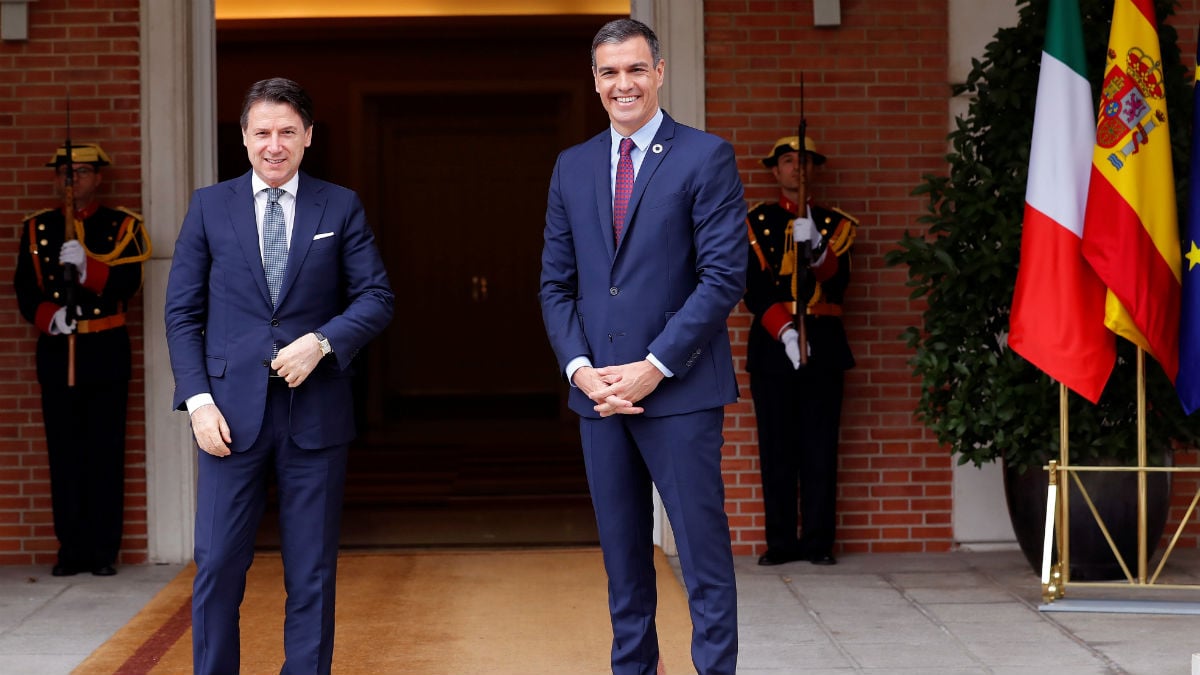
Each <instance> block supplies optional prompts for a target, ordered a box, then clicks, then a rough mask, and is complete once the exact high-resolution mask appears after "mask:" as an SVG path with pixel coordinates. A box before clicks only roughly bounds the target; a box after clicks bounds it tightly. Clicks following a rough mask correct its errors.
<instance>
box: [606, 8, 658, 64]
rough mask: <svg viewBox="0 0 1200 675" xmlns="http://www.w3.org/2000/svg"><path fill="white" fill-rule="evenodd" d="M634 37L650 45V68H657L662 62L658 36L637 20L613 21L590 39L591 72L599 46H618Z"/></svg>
mask: <svg viewBox="0 0 1200 675" xmlns="http://www.w3.org/2000/svg"><path fill="white" fill-rule="evenodd" d="M636 37H643V38H646V44H648V45H650V56H651V57H652V58H653V59H654V63H652V64H650V65H651V66H657V65H658V62H659V61H662V52H661V51H660V49H659V46H658V36H657V35H655V34H654V31H652V30H650V27H649V26H647V25H646V24H644V23H642V22H641V21H638V20H637V19H614V20H613V21H609V22H608V23H606V24H604V25H603V26H601V27H600V30H599V31H598V32H597V33H596V37H594V38H592V70H595V69H596V48H597V47H599V46H600V45H619V44H621V43H622V42H625V41H626V40H631V39H633V38H636Z"/></svg>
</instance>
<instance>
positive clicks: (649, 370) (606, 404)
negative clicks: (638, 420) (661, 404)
mask: <svg viewBox="0 0 1200 675" xmlns="http://www.w3.org/2000/svg"><path fill="white" fill-rule="evenodd" d="M596 374H597V375H599V376H600V377H601V378H603V379H604V381H605V382H608V383H609V385H608V386H607V387H604V388H603V389H599V390H597V391H594V392H592V394H591V397H590V398H591V399H592V400H593V401H595V402H596V405H595V406H594V407H593V410H595V411H596V412H598V413H600V416H601V417H608V416H609V415H616V414H621V415H640V414H642V413H643V412H645V409H644V408H641V407H638V406H636V405H634V404H635V403H637V402H638V401H641V400H642V399H644V398H646V397H647V396H649V395H650V392H652V391H654V390H655V388H657V387H658V383H659V382H662V380H663V374H662V371H661V370H659V369H658V368H656V367H655V366H654V364H653V363H650V362H649V361H645V360H643V361H636V362H634V363H625V364H622V365H619V366H607V367H604V368H598V369H597V370H596Z"/></svg>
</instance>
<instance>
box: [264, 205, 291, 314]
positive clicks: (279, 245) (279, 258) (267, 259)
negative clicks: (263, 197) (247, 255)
mask: <svg viewBox="0 0 1200 675" xmlns="http://www.w3.org/2000/svg"><path fill="white" fill-rule="evenodd" d="M266 193H267V210H266V212H265V213H264V214H263V271H264V272H266V274H267V290H269V291H270V292H271V306H272V307H274V306H275V305H276V303H277V301H278V300H279V288H280V287H281V286H283V276H284V274H285V273H286V272H287V255H288V246H287V223H286V222H284V219H283V207H282V206H280V205H279V198H280V197H281V196H282V195H283V188H267V189H266Z"/></svg>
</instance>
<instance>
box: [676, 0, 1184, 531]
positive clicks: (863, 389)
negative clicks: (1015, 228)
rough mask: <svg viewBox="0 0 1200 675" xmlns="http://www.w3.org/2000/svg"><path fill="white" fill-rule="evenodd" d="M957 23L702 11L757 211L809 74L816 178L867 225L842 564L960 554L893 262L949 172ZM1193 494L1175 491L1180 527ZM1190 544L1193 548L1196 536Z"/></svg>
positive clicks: (851, 378)
mask: <svg viewBox="0 0 1200 675" xmlns="http://www.w3.org/2000/svg"><path fill="white" fill-rule="evenodd" d="M1197 4H1198V3H1196V2H1182V3H1180V7H1179V8H1178V10H1177V16H1176V17H1175V18H1174V19H1173V21H1172V23H1173V24H1174V25H1175V26H1177V27H1179V32H1180V40H1181V47H1182V49H1183V53H1184V55H1185V57H1184V61H1185V63H1188V64H1191V62H1192V59H1191V56H1190V55H1191V54H1192V53H1194V50H1195V44H1196V43H1195V40H1196V30H1195V26H1196V23H1197V15H1198V14H1200V12H1198V10H1197ZM947 12H948V9H947V2H946V1H945V0H893V1H890V2H866V0H842V2H841V13H842V25H841V26H839V27H837V28H814V27H813V26H812V20H813V17H812V3H811V2H807V1H804V2H799V1H793V2H787V1H782V0H709V1H708V2H705V40H706V49H707V55H706V77H707V80H708V81H707V88H706V95H707V106H708V117H707V128H708V130H709V131H710V132H712V133H716V134H718V135H720V136H722V137H724V138H726V139H728V140H729V141H731V142H732V143H733V145H734V149H735V151H736V152H737V155H738V157H739V158H740V159H739V166H740V168H741V171H742V179H743V181H744V182H745V185H746V196H747V199H748V200H750V201H751V202H754V201H759V200H773V199H776V198H777V189H776V187H775V185H774V182H773V178H772V176H771V174H770V173H769V172H768V171H767V170H766V169H764V168H763V167H762V166H761V165H760V164H759V163H758V159H757V158H759V157H761V156H763V155H764V154H766V153H767V152H768V151H769V150H770V148H771V146H772V144H773V141H774V140H775V139H776V138H778V137H779V136H783V135H786V134H794V133H795V129H796V124H797V122H798V120H799V116H800V115H799V113H800V107H799V95H800V76H801V73H803V76H804V90H805V99H806V100H805V115H806V117H807V119H808V125H809V127H808V128H809V132H810V133H809V135H811V136H813V137H815V139H816V140H817V143H818V146H819V147H820V148H821V151H822V152H823V153H824V154H826V155H827V156H828V157H829V158H830V160H829V163H828V164H826V165H825V166H824V167H822V169H821V170H820V171H819V173H818V174H817V179H816V180H817V185H816V187H815V188H814V194H815V196H816V199H817V200H818V201H820V202H823V203H826V204H833V205H837V206H839V207H841V208H842V209H844V210H845V211H847V212H848V213H851V214H853V215H855V216H856V217H858V218H859V219H860V227H859V230H858V238H857V240H856V243H855V248H854V261H853V264H854V275H853V277H852V282H851V288H850V290H849V292H848V296H847V301H846V327H847V330H848V332H849V334H850V339H851V343H852V345H853V347H854V351H855V356H856V358H857V361H858V366H857V368H855V369H854V370H852V371H850V372H849V373H848V376H847V380H846V395H845V403H844V412H843V416H842V444H841V448H840V454H841V460H840V461H841V464H840V467H841V468H840V484H839V499H838V510H839V514H838V517H839V524H838V527H839V529H838V540H839V548H840V549H841V550H842V551H851V552H891V551H944V550H948V549H949V548H950V547H951V546H952V545H953V541H952V529H951V481H952V468H953V462H954V460H953V459H952V458H951V457H950V455H949V454H948V452H947V450H946V449H944V448H943V447H940V446H939V445H938V444H937V443H936V442H935V441H934V440H933V439H932V437H931V436H930V434H928V433H927V432H926V431H925V430H924V428H923V427H922V426H921V425H920V424H919V423H918V422H917V421H916V420H915V419H914V418H913V415H912V411H913V409H914V407H915V404H916V401H917V399H918V396H919V393H918V391H917V385H916V383H915V381H914V380H913V378H912V377H911V368H910V367H909V366H908V363H907V361H908V359H909V357H910V356H911V353H910V350H909V349H908V348H907V347H906V346H905V345H904V343H903V342H902V341H901V340H900V339H899V334H900V333H901V331H902V330H903V329H904V328H905V327H907V326H909V325H920V307H918V306H916V305H914V303H911V302H909V300H908V289H907V288H906V287H905V286H904V283H905V281H906V278H907V272H906V270H904V269H892V268H888V267H887V266H886V265H885V264H884V261H883V257H884V254H885V252H886V251H888V250H889V249H891V248H893V247H894V246H895V242H896V241H897V240H899V239H900V237H901V235H902V234H903V232H904V231H905V230H906V229H912V230H917V229H918V228H919V224H918V223H917V222H916V220H917V218H918V217H919V216H921V215H923V214H924V213H925V207H924V202H923V201H922V198H918V197H912V196H910V193H911V191H912V189H913V188H914V187H916V186H917V185H918V184H920V182H921V176H922V174H924V173H940V174H944V173H945V170H946V169H945V163H944V160H943V157H944V155H945V154H946V152H947V150H948V148H947V144H946V140H945V139H946V134H947V131H948V120H947V110H948V96H949V85H948V83H947V77H948V76H947V50H948V43H947V40H948V36H947V25H948V14H947ZM668 68H669V64H668ZM668 77H669V75H668ZM1176 123H1178V122H1176ZM1184 123H1186V122H1184ZM748 323H749V315H748V314H747V313H746V312H745V310H744V308H739V310H738V311H737V312H736V313H735V315H734V317H733V319H732V320H731V326H732V327H733V329H734V332H735V334H736V335H735V340H736V342H737V343H739V344H741V345H742V346H743V348H742V350H741V351H740V355H743V356H744V343H745V336H746V331H747V326H748ZM741 365H742V363H741V361H740V360H739V363H738V366H739V369H740V367H741ZM741 385H742V387H741V390H742V391H741V393H742V401H741V402H739V403H738V404H737V405H736V406H734V407H733V408H732V411H731V412H732V414H731V419H729V420H728V421H727V424H726V427H727V428H726V438H727V441H728V443H727V448H726V457H725V472H726V483H727V485H728V486H729V490H728V501H727V509H726V510H727V511H728V512H729V514H730V523H731V526H732V527H733V538H734V548H735V553H736V554H751V553H753V554H759V553H761V552H762V551H763V550H764V543H763V534H762V528H763V515H762V505H761V489H760V480H759V474H758V459H757V445H756V439H755V435H756V434H755V430H754V413H753V408H752V405H751V403H750V391H749V379H748V377H747V376H746V375H745V374H744V373H742V374H741ZM1183 461H1184V462H1191V461H1194V460H1193V459H1192V458H1191V457H1190V456H1189V457H1186V458H1184V459H1183ZM1194 484H1195V481H1191V480H1179V481H1177V486H1178V487H1177V489H1176V502H1177V505H1176V507H1175V509H1174V520H1175V521H1176V522H1177V521H1178V518H1179V517H1180V515H1181V514H1182V511H1183V509H1184V508H1185V507H1186V505H1187V502H1188V500H1190V498H1191V495H1192V494H1193V493H1194V489H1195V488H1194ZM1188 485H1191V486H1192V487H1187V486H1188ZM1000 517H1006V516H1005V515H1004V514H1001V515H1000ZM1170 527H1173V526H1169V528H1170ZM1193 529H1194V528H1193ZM1190 545H1192V546H1195V545H1196V542H1195V537H1194V536H1193V537H1191V539H1190Z"/></svg>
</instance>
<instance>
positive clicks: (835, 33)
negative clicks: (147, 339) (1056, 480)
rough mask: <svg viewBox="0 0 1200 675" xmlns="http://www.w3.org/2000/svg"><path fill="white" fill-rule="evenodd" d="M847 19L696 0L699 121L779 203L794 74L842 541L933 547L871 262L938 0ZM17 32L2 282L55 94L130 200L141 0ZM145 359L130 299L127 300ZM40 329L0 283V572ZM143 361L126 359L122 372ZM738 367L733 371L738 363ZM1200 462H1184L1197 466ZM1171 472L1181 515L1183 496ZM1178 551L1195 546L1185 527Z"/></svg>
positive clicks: (942, 536)
mask: <svg viewBox="0 0 1200 675" xmlns="http://www.w3.org/2000/svg"><path fill="white" fill-rule="evenodd" d="M841 6H842V25H841V26H840V27H838V28H835V29H818V28H813V27H812V25H811V24H812V3H811V2H808V1H807V0H803V1H801V0H796V1H793V2H784V1H779V0H708V2H706V3H705V11H706V17H705V32H706V42H707V56H706V68H707V73H708V83H707V88H706V94H707V100H708V111H709V116H708V120H707V127H708V128H709V130H711V131H713V132H714V133H717V134H720V135H721V136H723V137H725V138H727V139H729V140H730V141H732V142H733V143H734V147H735V149H736V151H737V153H738V156H739V157H740V158H741V159H740V160H739V161H740V166H741V169H742V177H743V180H744V181H745V183H746V189H747V197H748V198H749V199H750V200H752V201H757V200H765V199H773V198H774V197H775V188H774V186H773V184H772V181H771V176H770V174H769V173H768V172H767V171H766V170H765V169H763V168H762V167H761V166H760V165H759V164H758V163H757V158H758V157H760V156H762V155H763V154H764V153H765V152H766V151H767V150H769V148H770V146H771V144H772V142H773V141H774V139H775V138H777V137H778V136H781V135H784V134H786V133H789V131H790V130H791V129H792V128H794V125H795V124H796V121H797V119H798V116H799V105H798V97H799V73H800V72H801V71H803V72H804V80H805V94H806V98H807V101H806V108H805V113H806V115H807V118H808V121H809V128H810V129H811V130H812V135H814V136H816V137H817V138H818V140H819V143H820V146H821V149H822V151H823V152H824V153H826V154H827V155H828V156H829V157H830V158H831V161H830V162H829V164H828V165H826V166H825V167H824V168H823V171H822V172H821V174H820V175H819V178H818V181H819V182H818V185H817V187H816V190H817V195H818V196H819V198H820V200H821V201H823V202H825V203H829V204H835V205H838V206H840V207H841V208H843V209H845V210H846V211H848V212H849V213H852V214H854V215H856V216H857V217H859V218H860V220H861V222H862V226H861V228H860V230H859V235H858V241H857V245H856V247H855V258H854V265H855V274H854V282H853V285H852V287H851V290H850V293H849V297H848V299H847V307H846V309H847V322H846V323H847V328H848V330H849V331H850V335H851V340H852V342H853V344H854V347H855V352H856V357H857V359H858V367H857V368H856V369H855V370H853V371H850V373H849V375H848V378H847V391H846V404H845V412H844V414H843V427H842V428H843V431H842V437H843V443H842V463H841V483H840V499H839V502H840V507H839V510H840V518H841V521H840V524H839V525H840V530H839V540H840V542H841V544H840V545H841V550H843V551H854V552H866V551H871V552H876V551H941V550H947V549H948V548H950V546H951V545H952V541H951V528H950V513H951V495H950V485H951V465H952V460H951V458H950V457H949V456H948V454H947V453H946V451H945V450H944V449H943V448H941V447H939V446H938V445H937V444H936V443H935V442H933V441H932V440H931V439H930V437H929V435H928V434H927V433H926V432H925V431H924V429H923V428H922V427H921V426H920V425H919V424H917V423H916V422H915V421H914V420H913V419H912V414H911V411H912V409H913V405H914V401H915V400H916V398H917V391H916V385H915V383H914V381H913V380H912V378H911V376H910V374H909V373H910V369H909V367H908V365H907V359H908V357H909V352H908V350H907V348H906V347H905V346H904V344H903V343H902V342H901V341H900V340H899V339H898V337H897V336H898V335H899V333H900V332H901V330H903V328H904V327H905V326H908V325H915V324H917V323H919V320H920V316H919V308H917V307H915V306H913V305H912V304H911V303H910V302H909V301H908V299H907V291H906V289H905V287H904V281H905V279H906V274H905V272H904V270H897V269H890V268H887V267H886V266H884V264H883V255H884V253H885V252H886V251H887V250H889V249H890V248H891V247H892V246H893V245H894V242H895V241H897V240H898V239H899V238H900V236H901V234H902V232H903V231H904V230H905V229H906V228H914V227H915V226H916V222H915V221H916V218H917V217H918V216H919V215H921V214H922V213H923V211H924V209H923V204H922V202H921V200H920V199H918V198H914V197H911V196H909V193H910V191H911V190H912V188H913V187H915V186H916V185H917V184H918V183H919V182H920V176H921V174H923V173H926V172H938V171H941V170H943V160H942V157H943V155H944V153H945V150H946V147H945V142H944V140H945V133H946V128H947V126H946V125H947V121H946V109H947V101H946V97H947V92H948V86H947V83H946V51H947V35H946V25H947V9H946V2H945V0H890V1H889V2H886V3H885V2H866V1H865V0H842V3H841ZM29 7H30V9H29V37H30V39H29V40H28V41H24V42H0V157H3V158H4V159H3V162H0V222H3V223H8V224H9V226H8V227H7V228H6V229H0V251H4V252H6V253H4V254H3V255H0V280H2V281H3V283H5V284H7V283H8V280H9V279H11V277H12V272H13V265H14V261H15V254H16V247H17V243H18V241H19V236H20V232H19V222H20V219H21V217H22V215H24V214H26V213H29V212H31V211H34V210H37V209H40V208H45V207H47V206H52V205H53V204H54V201H55V198H54V195H53V190H52V186H51V181H50V175H49V170H48V169H46V168H45V167H43V166H42V164H43V163H44V162H45V161H46V160H47V159H48V158H49V157H50V155H51V153H52V151H53V148H54V147H55V146H56V145H58V144H59V143H61V142H62V138H63V133H64V130H63V125H64V123H65V115H64V111H65V105H64V98H65V95H66V93H67V90H68V89H69V90H70V93H71V99H72V103H71V107H72V125H73V135H72V137H73V139H74V140H76V141H96V142H99V143H101V144H102V145H103V146H104V147H105V149H106V150H107V151H108V152H109V154H111V155H112V157H113V159H114V161H115V166H113V167H109V168H108V169H107V170H106V171H105V189H104V192H105V194H106V196H107V201H108V202H109V203H111V204H121V205H126V206H130V207H132V208H135V209H136V208H139V205H140V203H141V196H140V190H141V174H140V167H139V162H138V160H139V154H140V129H139V119H138V114H139V113H138V111H139V105H140V103H139V98H138V96H139V91H138V62H139V56H138V47H139V45H138V7H139V0H75V1H73V2H70V3H68V2H67V1H66V0H39V2H37V3H33V4H31V5H30V6H29ZM1198 20H1200V0H1187V1H1185V2H1182V3H1180V7H1179V8H1178V9H1177V16H1176V17H1175V19H1174V20H1173V23H1174V25H1176V26H1178V27H1179V31H1180V37H1181V46H1182V48H1183V51H1184V54H1185V55H1187V56H1185V62H1189V63H1190V55H1191V54H1192V53H1194V49H1195V44H1196V30H1195V27H1196V25H1197V21H1198ZM131 309H132V311H131V318H132V325H131V333H132V335H133V337H134V349H135V354H141V352H142V344H141V337H140V335H141V330H140V328H141V316H142V311H141V306H140V303H138V302H136V301H135V306H134V307H133V308H131ZM748 321H749V318H748V316H747V315H746V314H745V312H744V311H743V310H741V309H740V308H739V310H738V311H737V312H736V313H735V315H734V316H733V318H732V320H731V325H732V327H733V329H734V333H735V349H740V353H742V354H744V347H741V346H742V345H744V343H745V335H746V330H747V326H748ZM35 340H36V334H35V331H34V330H33V329H32V328H31V327H30V326H28V325H27V324H26V323H25V322H24V321H23V320H22V319H21V318H20V315H19V313H18V312H17V308H16V302H15V299H14V298H13V296H12V294H11V292H7V293H0V342H2V343H3V346H4V350H3V355H2V356H0V402H2V406H3V412H0V564H30V563H36V564H49V563H50V562H52V560H53V556H54V552H55V549H56V542H55V540H54V536H53V531H52V527H51V511H50V498H49V482H48V469H47V466H46V454H45V444H44V442H43V434H42V426H41V413H40V399H39V395H38V386H37V382H36V376H35V372H34V366H33V356H32V355H33V350H34V343H35ZM139 362H140V359H138V358H136V357H135V364H137V363H139ZM738 365H739V367H740V365H741V363H740V362H739V364H738ZM741 383H742V402H740V403H738V404H737V405H735V406H733V407H732V408H731V413H732V414H731V416H730V419H729V421H728V424H727V429H726V438H727V439H728V446H727V456H726V459H725V469H726V478H727V484H728V498H729V504H728V511H729V513H730V516H731V525H732V526H733V529H734V532H733V536H734V547H735V552H736V553H737V554H739V555H745V554H752V553H753V554H758V553H761V551H762V507H761V495H760V488H759V478H758V460H757V446H756V444H755V443H756V440H755V432H754V417H753V409H752V407H751V405H750V403H749V399H750V395H749V387H748V381H747V379H746V378H745V376H744V374H743V375H742V379H741ZM142 391H143V369H142V368H141V366H140V365H135V368H134V381H133V382H132V384H131V396H130V416H129V430H128V454H127V461H126V466H127V483H126V490H127V499H126V531H125V541H124V544H123V547H122V554H121V562H122V563H126V564H128V563H137V562H142V561H144V560H145V559H146V515H145V505H146V477H145V401H144V400H143V395H142ZM1196 461H1197V459H1196V455H1194V454H1192V455H1188V456H1186V457H1184V458H1182V462H1184V463H1195V462H1196ZM1195 483H1196V481H1194V480H1179V481H1177V486H1178V487H1177V488H1176V506H1175V508H1174V511H1173V516H1174V520H1176V521H1177V520H1178V519H1179V518H1180V517H1181V515H1182V513H1183V510H1184V509H1185V508H1186V506H1187V503H1188V501H1189V500H1190V496H1191V494H1193V492H1194V490H1195ZM1182 545H1186V546H1193V547H1194V546H1196V545H1197V542H1196V536H1195V535H1189V536H1187V537H1185V538H1184V542H1183V544H1182Z"/></svg>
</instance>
